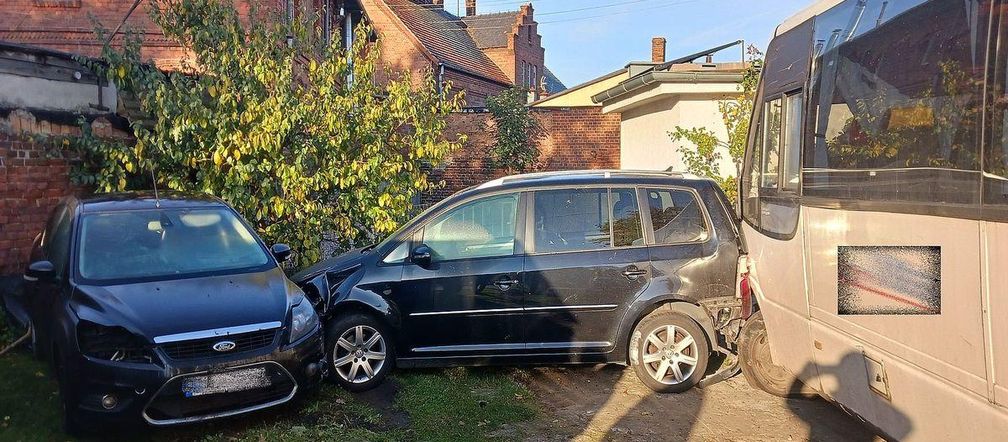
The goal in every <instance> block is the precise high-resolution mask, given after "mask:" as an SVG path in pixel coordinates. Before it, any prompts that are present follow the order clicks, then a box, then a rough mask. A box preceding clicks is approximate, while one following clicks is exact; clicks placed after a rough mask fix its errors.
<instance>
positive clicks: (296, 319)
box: [290, 297, 319, 342]
mask: <svg viewBox="0 0 1008 442" xmlns="http://www.w3.org/2000/svg"><path fill="white" fill-rule="evenodd" d="M318 323H319V319H318V314H316V313H315V307H312V305H311V302H308V300H306V299H305V298H303V297H302V298H301V301H299V302H298V303H297V304H295V305H294V307H291V326H290V342H294V341H297V340H298V339H301V338H303V337H304V336H305V335H307V334H308V332H310V331H312V330H315V327H317V326H318Z"/></svg>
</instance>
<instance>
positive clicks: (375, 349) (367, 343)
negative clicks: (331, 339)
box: [332, 325, 386, 384]
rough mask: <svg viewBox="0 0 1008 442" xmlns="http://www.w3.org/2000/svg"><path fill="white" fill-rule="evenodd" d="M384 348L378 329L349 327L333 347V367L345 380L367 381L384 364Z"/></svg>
mask: <svg viewBox="0 0 1008 442" xmlns="http://www.w3.org/2000/svg"><path fill="white" fill-rule="evenodd" d="M385 350H386V346H385V338H384V337H382V335H381V333H379V332H378V330H375V329H374V328H373V327H370V326H367V325H356V326H353V327H350V328H349V329H347V331H345V332H343V334H342V335H340V337H339V339H337V340H336V344H335V346H334V347H333V352H332V359H333V361H332V362H333V368H334V369H335V370H336V373H337V374H338V375H339V376H340V377H341V378H343V380H345V381H347V382H351V383H354V384H360V383H364V382H367V381H369V380H371V379H372V378H374V377H375V375H376V374H377V373H379V372H380V371H381V370H382V367H384V366H385Z"/></svg>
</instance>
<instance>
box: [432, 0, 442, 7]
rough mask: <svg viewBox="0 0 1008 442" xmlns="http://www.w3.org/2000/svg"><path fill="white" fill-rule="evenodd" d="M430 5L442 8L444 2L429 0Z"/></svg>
mask: <svg viewBox="0 0 1008 442" xmlns="http://www.w3.org/2000/svg"><path fill="white" fill-rule="evenodd" d="M431 4H432V5H434V6H439V7H442V8H443V7H444V0H431Z"/></svg>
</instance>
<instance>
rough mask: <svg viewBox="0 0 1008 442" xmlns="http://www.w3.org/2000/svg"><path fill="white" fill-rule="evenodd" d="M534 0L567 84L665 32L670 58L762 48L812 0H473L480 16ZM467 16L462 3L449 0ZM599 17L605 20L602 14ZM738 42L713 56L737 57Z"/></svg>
mask: <svg viewBox="0 0 1008 442" xmlns="http://www.w3.org/2000/svg"><path fill="white" fill-rule="evenodd" d="M525 3H532V5H533V8H534V11H535V12H534V16H535V19H536V21H537V22H539V34H540V35H542V44H543V47H544V48H545V49H546V67H548V68H549V69H550V70H551V71H553V73H554V74H555V75H556V76H557V77H558V78H559V79H560V80H561V81H562V82H563V83H564V84H565V85H566V86H568V87H570V86H574V85H577V84H580V83H583V82H585V81H588V80H591V79H593V78H596V77H599V76H601V75H604V74H607V73H609V72H612V71H615V70H617V69H620V68H622V67H623V66H625V65H626V64H627V63H628V62H630V61H648V60H650V59H651V38H652V37H665V39H666V41H667V42H666V44H665V54H666V59H673V58H676V57H678V56H682V55H688V54H691V53H694V52H698V51H702V50H704V49H708V48H712V47H715V46H720V45H722V44H724V43H729V42H733V41H736V40H739V39H742V40H745V41H746V45H749V44H750V43H752V44H755V45H756V46H757V47H759V49H760V50H761V51H765V50H766V46H767V43H769V41H770V37H771V35H772V34H773V30H774V28H775V27H776V26H777V25H778V24H779V23H780V22H781V21H783V20H784V19H786V18H788V17H790V16H791V15H793V14H794V13H796V12H798V11H799V10H801V9H803V8H804V7H806V6H808V5H809V4H811V3H812V0H532V1H528V0H525V1H519V0H476V10H477V12H478V13H480V14H483V13H489V12H501V11H514V10H517V9H518V8H519V6H520V5H522V4H525ZM444 7H445V9H446V10H447V11H449V12H451V13H456V12H457V11H461V13H462V14H465V1H464V0H445V2H444ZM600 16H602V17H600ZM741 57H742V53H741V50H740V49H739V48H737V47H735V48H731V49H726V50H725V51H723V52H722V53H719V54H718V55H716V56H715V57H714V60H715V61H737V60H739V59H740V58H741Z"/></svg>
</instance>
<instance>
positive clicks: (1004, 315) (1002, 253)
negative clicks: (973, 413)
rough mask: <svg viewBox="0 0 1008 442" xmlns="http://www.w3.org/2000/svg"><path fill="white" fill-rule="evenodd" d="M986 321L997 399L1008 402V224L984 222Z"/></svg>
mask: <svg viewBox="0 0 1008 442" xmlns="http://www.w3.org/2000/svg"><path fill="white" fill-rule="evenodd" d="M984 224H985V225H984V230H985V232H986V244H985V245H986V249H987V262H986V266H985V268H984V272H985V273H986V275H985V276H986V278H984V280H985V281H987V287H986V295H987V299H988V310H987V317H986V319H987V321H988V323H989V327H990V337H989V339H990V344H991V345H990V347H989V350H988V351H989V352H990V360H991V363H992V364H993V367H992V378H993V386H994V400H995V402H997V404H998V405H1001V406H1002V407H1005V406H1008V270H1006V269H1008V224H1005V223H992V222H985V223H984Z"/></svg>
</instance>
